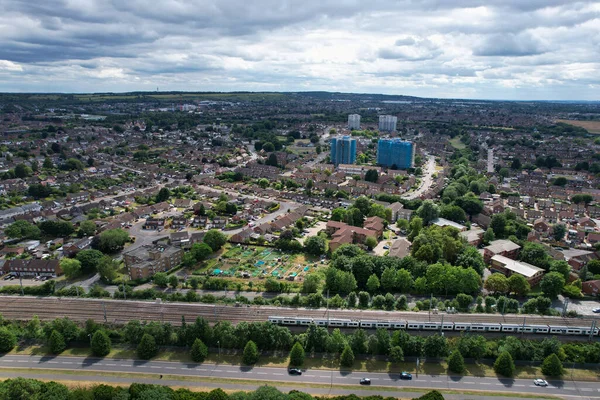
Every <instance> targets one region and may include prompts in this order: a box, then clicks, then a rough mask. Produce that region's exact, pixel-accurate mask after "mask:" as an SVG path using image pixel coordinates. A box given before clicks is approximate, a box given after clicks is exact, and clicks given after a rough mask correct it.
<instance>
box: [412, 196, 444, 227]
mask: <svg viewBox="0 0 600 400" xmlns="http://www.w3.org/2000/svg"><path fill="white" fill-rule="evenodd" d="M415 213H416V214H417V216H418V217H419V218H421V219H422V220H423V224H424V225H429V224H430V223H431V222H432V221H434V220H435V219H437V217H438V216H439V208H438V206H437V205H436V204H435V203H434V202H433V201H431V200H425V201H424V202H423V203H422V204H421V206H420V207H419V208H417V211H415Z"/></svg>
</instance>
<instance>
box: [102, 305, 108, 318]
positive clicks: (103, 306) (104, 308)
mask: <svg viewBox="0 0 600 400" xmlns="http://www.w3.org/2000/svg"><path fill="white" fill-rule="evenodd" d="M102 309H103V310H104V323H107V322H108V320H107V319H106V303H104V302H102Z"/></svg>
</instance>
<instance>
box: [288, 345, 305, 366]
mask: <svg viewBox="0 0 600 400" xmlns="http://www.w3.org/2000/svg"><path fill="white" fill-rule="evenodd" d="M304 357H305V354H304V348H303V347H302V345H301V344H300V342H296V343H295V344H294V346H292V350H291V351H290V365H291V366H293V367H301V366H302V365H303V364H304Z"/></svg>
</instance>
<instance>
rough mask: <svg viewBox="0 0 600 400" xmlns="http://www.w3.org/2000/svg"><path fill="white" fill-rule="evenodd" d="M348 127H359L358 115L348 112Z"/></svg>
mask: <svg viewBox="0 0 600 400" xmlns="http://www.w3.org/2000/svg"><path fill="white" fill-rule="evenodd" d="M348 129H356V130H358V129H360V115H358V114H350V115H348Z"/></svg>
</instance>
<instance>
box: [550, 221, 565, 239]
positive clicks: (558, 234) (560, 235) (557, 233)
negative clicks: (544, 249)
mask: <svg viewBox="0 0 600 400" xmlns="http://www.w3.org/2000/svg"><path fill="white" fill-rule="evenodd" d="M566 233H567V226H566V225H565V224H555V225H554V226H553V227H552V237H554V240H556V241H557V242H560V241H561V240H563V239H564V237H565V234H566Z"/></svg>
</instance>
